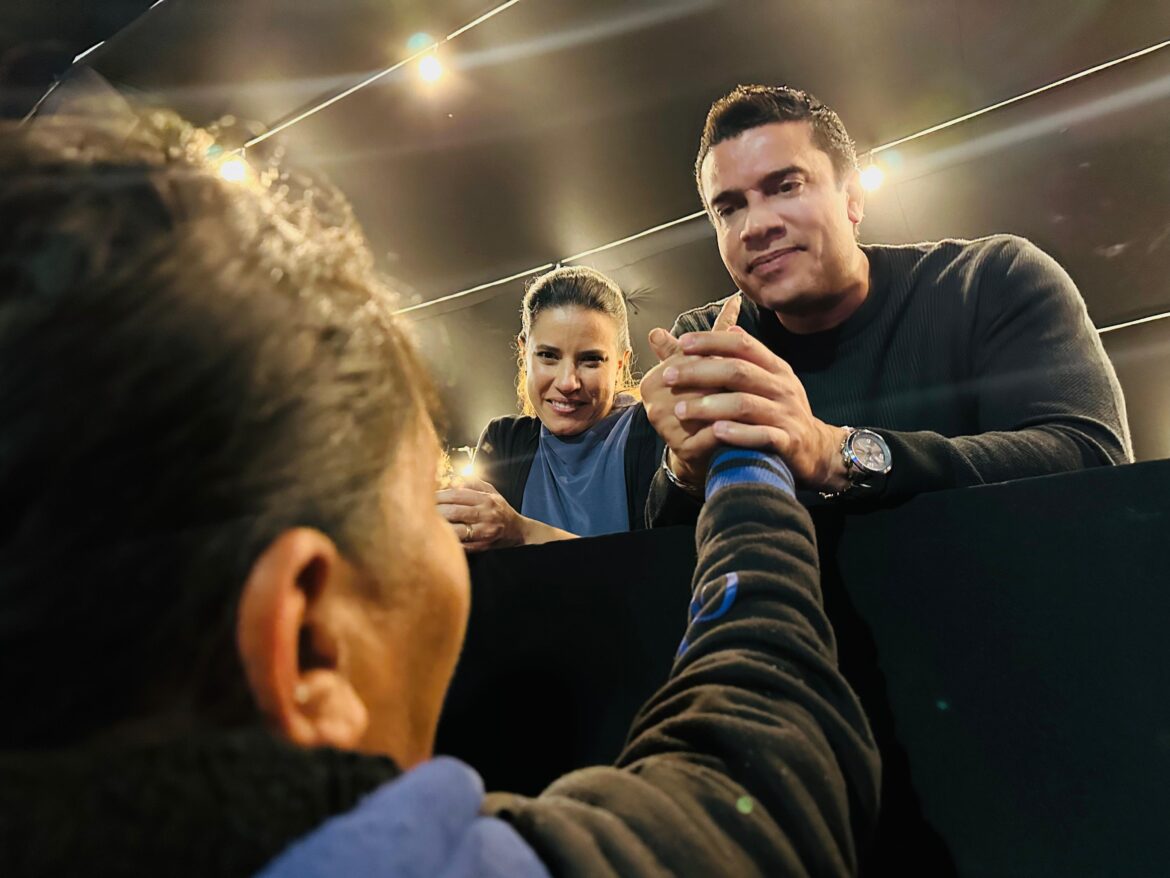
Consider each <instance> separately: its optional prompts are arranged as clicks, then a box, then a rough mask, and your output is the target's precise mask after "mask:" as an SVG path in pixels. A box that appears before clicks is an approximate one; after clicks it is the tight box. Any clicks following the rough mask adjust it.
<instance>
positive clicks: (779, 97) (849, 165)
mask: <svg viewBox="0 0 1170 878" xmlns="http://www.w3.org/2000/svg"><path fill="white" fill-rule="evenodd" d="M775 122H807V123H808V125H809V127H810V129H811V130H812V142H813V144H814V145H815V146H816V147H817V149H819V150H821V151H822V152H824V153H826V154H827V155H828V156H829V158H830V160H831V161H832V162H833V171H834V173H835V174H836V176H837V182H838V183H841V182H843V181H844V180H845V179H846V178H847V177H848V176H849V174H850V172H851V171H853V170H854V169H855V168H856V167H857V153H856V151H855V149H854V146H853V141H852V139H850V137H849V132H847V131H846V130H845V126H844V125H843V124H842V122H841V119H840V117H839V116H838V115H837V114H836V113H835V112H834V111H833V110H832V109H831V108H829V107H827V106H825V105H824V104H822V103H821V102H820V101H818V100H817V99H816V98H815V97H813V96H812V95H810V94H809V93H808V92H805V91H801V90H799V89H794V88H789V87H788V86H786V85H739V86H736V87H735V88H734V89H733V90H732V91H731V92H729V93H728V94H727V95H725V96H723V97H721V98H719V100H717V101H715V103H713V104H712V105H711V109H710V110H708V112H707V121H706V122H705V123H704V124H703V133H702V135H700V137H699V152H698V155H697V156H696V157H695V185H696V186H697V187H698V189H699V197H700V198H702V199H703V203H704V204H706V198H705V196H704V195H703V182H702V169H703V159H705V158H706V157H707V153H708V152H710V151H711V147H713V146H715V145H717V144H719V143H722V142H723V141H725V140H731V139H733V138H735V137H738V136H739V135H741V134H743V133H744V132H745V131H749V130H751V129H752V128H759V127H760V126H761V125H770V124H772V123H775Z"/></svg>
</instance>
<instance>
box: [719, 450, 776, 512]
mask: <svg viewBox="0 0 1170 878" xmlns="http://www.w3.org/2000/svg"><path fill="white" fill-rule="evenodd" d="M743 484H757V485H771V486H772V487H773V488H779V489H780V490H781V491H783V492H784V493H785V494H787V495H788V496H790V497H793V496H795V495H796V481H795V479H793V477H792V470H790V469H789V468H788V464H786V463H785V462H784V461H783V460H781V459H780V458H779V457H778V456H777V455H775V454H765V453H764V452H762V451H753V450H751V449H749V448H723V449H720V450H719V451H716V452H715V456H714V457H713V458H712V459H711V465H710V467H708V468H707V492H706V493H707V499H708V500H710V499H711V498H712V497H714V496H715V495H716V494H718V493H719V492H720V491H722V490H723V489H724V488H727V487H730V486H731V485H743Z"/></svg>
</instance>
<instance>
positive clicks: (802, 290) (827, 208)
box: [700, 122, 864, 318]
mask: <svg viewBox="0 0 1170 878" xmlns="http://www.w3.org/2000/svg"><path fill="white" fill-rule="evenodd" d="M700 180H701V183H702V187H703V195H704V198H705V199H706V201H707V204H708V208H709V211H710V213H711V217H712V221H713V222H714V225H715V231H716V234H717V235H718V239H719V253H720V255H722V257H723V264H724V265H726V266H727V270H728V272H730V274H731V276H732V278H733V279H734V280H735V283H736V285H737V286H738V287H739V289H740V290H742V291H743V292H744V293H745V294H746V295H747V296H748V297H749V298H750V299H752V301H754V302H755V303H756V304H758V305H760V306H761V307H763V308H768V309H769V310H772V311H775V312H777V313H778V314H780V315H781V316H784V315H791V316H792V317H796V318H800V317H809V316H812V315H816V314H820V313H824V312H828V311H831V310H833V308H834V307H835V306H836V305H838V304H839V302H840V301H841V300H842V299H843V298H844V297H845V295H847V290H846V288H847V287H848V286H849V284H850V283H851V280H852V278H853V273H854V271H855V266H856V264H857V255H858V248H857V243H856V240H855V238H854V226H855V225H856V224H857V223H858V222H860V221H861V216H862V211H863V206H864V195H863V191H862V189H861V186H860V184H859V182H858V180H857V174H856V172H851V174H850V177H849V179H847V180H846V181H844V182H843V185H839V184H838V181H837V179H836V176H835V175H834V172H833V163H832V160H831V159H830V158H829V156H828V154H827V153H825V152H822V151H821V150H820V149H817V147H816V146H815V144H814V143H813V141H812V129H811V128H810V127H809V125H808V123H807V122H774V123H770V124H767V125H761V126H759V127H758V128H751V129H749V130H747V131H745V132H743V133H742V134H740V135H739V136H738V137H734V138H732V139H730V140H725V141H723V142H722V143H719V144H716V145H715V146H714V147H712V148H711V150H710V152H708V153H707V155H706V157H705V158H704V159H703V164H702V168H701V172H700Z"/></svg>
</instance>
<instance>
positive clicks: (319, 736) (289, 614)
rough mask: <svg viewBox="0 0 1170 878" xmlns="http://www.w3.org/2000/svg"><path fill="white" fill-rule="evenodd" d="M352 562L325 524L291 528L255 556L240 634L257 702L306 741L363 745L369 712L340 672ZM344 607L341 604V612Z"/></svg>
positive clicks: (279, 727)
mask: <svg viewBox="0 0 1170 878" xmlns="http://www.w3.org/2000/svg"><path fill="white" fill-rule="evenodd" d="M352 575H353V574H352V569H351V568H350V567H349V565H348V564H347V563H346V562H345V560H344V559H343V558H342V557H341V554H340V552H339V551H338V549H337V546H336V545H335V544H334V543H333V541H332V540H331V539H329V537H327V536H326V535H325V534H323V533H321V532H320V531H316V530H311V529H309V528H295V529H292V530H287V531H285V532H284V533H282V534H281V535H280V536H278V537H277V538H276V539H275V540H273V541H272V543H271V544H269V546H268V547H267V548H266V549H265V550H264V552H263V553H262V554H261V555H260V557H259V558H258V559H257V560H256V563H255V564H253V566H252V569H251V571H250V572H249V574H248V579H247V581H246V582H245V583H244V590H243V593H242V594H241V596H240V604H239V612H238V618H237V624H236V641H237V646H238V648H239V650H240V658H241V660H242V662H243V666H244V674H245V676H246V678H247V681H248V686H249V688H250V689H251V691H252V695H253V697H254V698H255V699H256V704H257V706H258V707H259V708H260V711H261V713H262V714H263V715H264V717H265V718H266V719H267V720H268V722H269V724H270V725H271V726H272V727H273V728H274V729H275V730H276V731H277V732H278V733H279V734H280V735H282V736H283V737H285V738H287V739H288V740H289V741H291V742H293V743H294V744H298V745H300V746H303V747H321V746H332V747H337V748H341V749H353V748H355V747H357V745H358V743H359V742H360V741H361V739H362V736H363V735H364V734H365V732H366V729H367V727H368V726H369V714H368V712H367V710H366V705H365V704H364V703H363V702H362V700H361V698H360V697H359V695H358V693H357V691H356V690H355V689H354V687H353V685H352V684H351V682H350V681H349V679H347V677H346V676H345V675H344V673H343V672H342V668H343V665H344V659H345V654H344V653H345V650H346V643H345V639H344V637H343V634H344V620H345V615H346V614H345V612H344V610H343V609H342V608H343V607H344V606H345V604H346V602H347V601H351V600H352V598H351V597H350V586H349V580H350V578H351V576H352ZM339 610H340V612H339Z"/></svg>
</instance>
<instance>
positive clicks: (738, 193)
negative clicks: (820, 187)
mask: <svg viewBox="0 0 1170 878" xmlns="http://www.w3.org/2000/svg"><path fill="white" fill-rule="evenodd" d="M807 173H808V172H807V171H806V170H805V169H804V168H803V167H801V166H800V165H787V166H786V167H783V168H779V169H777V170H775V171H769V172H768V173H767V174H764V176H763V177H761V178H760V179H759V180H758V181H757V182H756V187H757V188H762V187H764V186H767V185H768V184H769V183H779V182H780V181H781V180H783V179H784V178H785V177H789V176H791V175H792V174H807ZM742 200H743V190H742V189H724V190H723V191H721V192H719V193H718V194H716V195H715V196H714V197H713V198H712V199H711V206H712V207H714V206H715V205H716V204H721V203H724V202H728V201H742Z"/></svg>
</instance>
